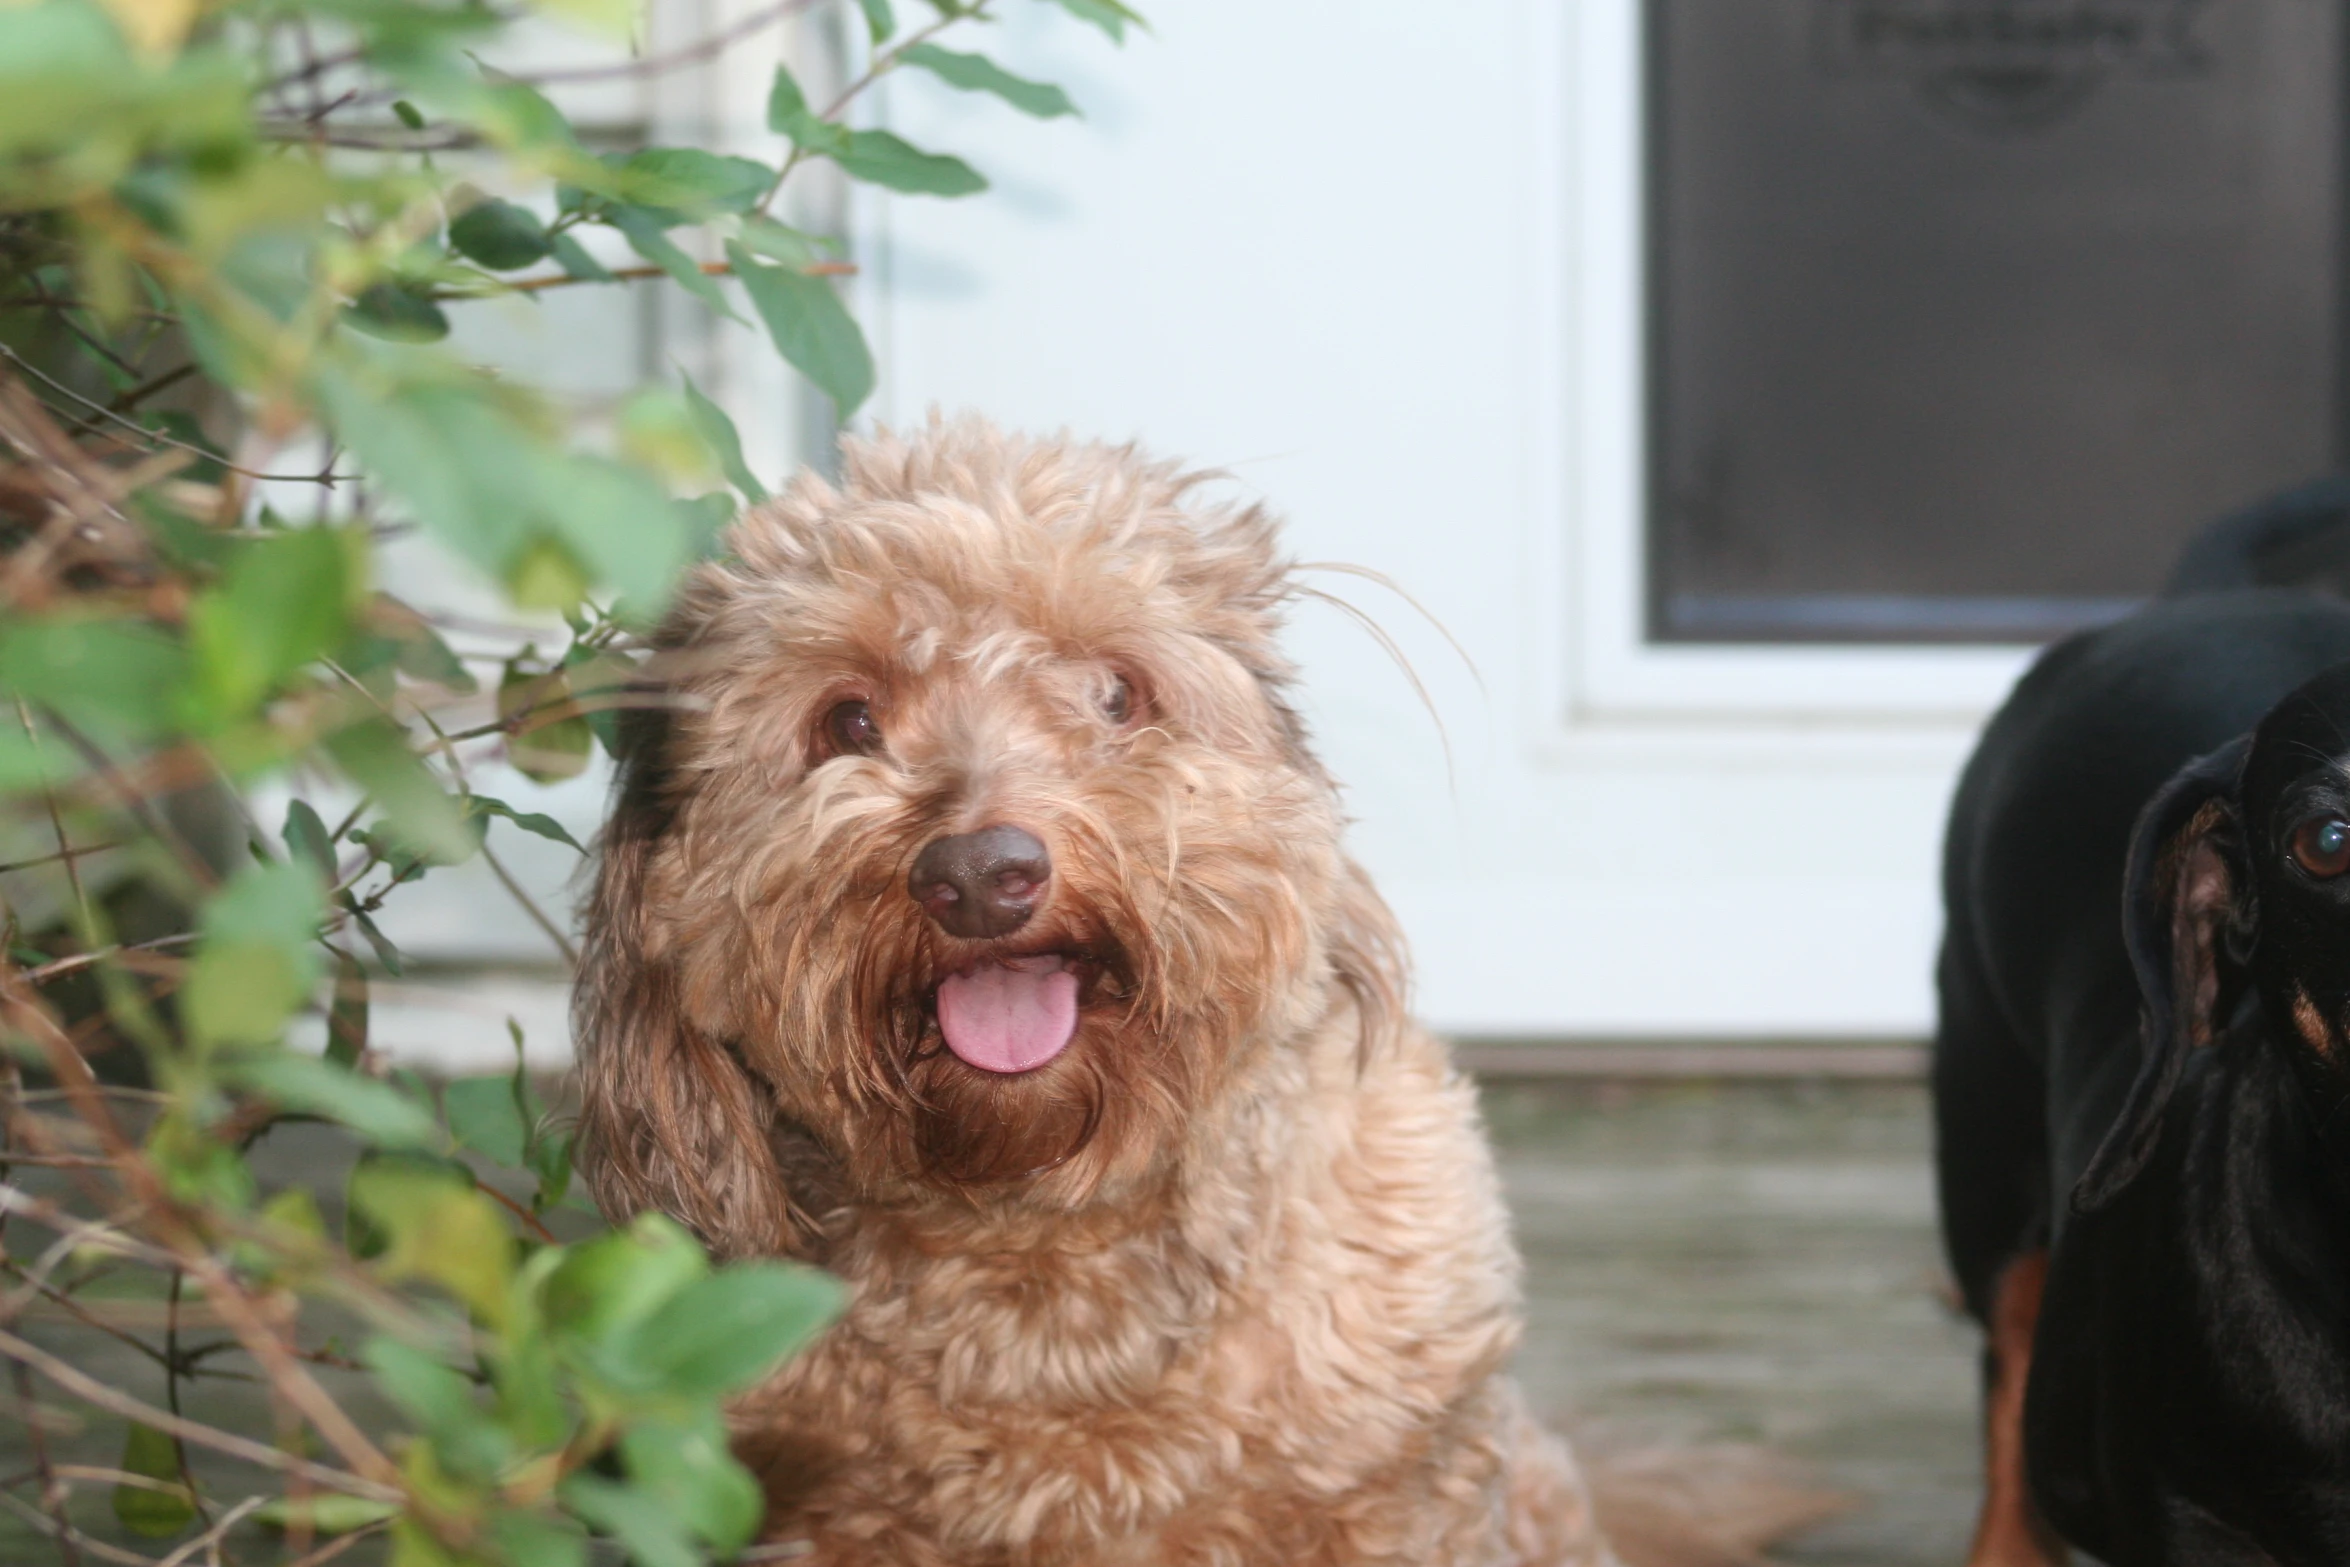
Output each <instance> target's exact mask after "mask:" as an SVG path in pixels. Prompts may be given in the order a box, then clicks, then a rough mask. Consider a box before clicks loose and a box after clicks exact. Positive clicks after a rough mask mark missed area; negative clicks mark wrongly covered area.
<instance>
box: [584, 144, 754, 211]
mask: <svg viewBox="0 0 2350 1567" xmlns="http://www.w3.org/2000/svg"><path fill="white" fill-rule="evenodd" d="M618 167H619V170H620V172H621V174H622V175H623V176H625V177H626V178H627V182H628V183H627V186H626V189H627V191H628V193H629V200H630V203H631V204H632V205H634V206H638V207H642V208H645V209H648V210H650V211H654V212H657V213H659V214H660V215H661V217H662V218H663V219H664V220H666V221H667V222H668V223H669V224H671V225H673V226H674V225H675V224H678V223H686V222H695V221H699V220H700V219H703V218H708V217H712V216H715V215H716V214H718V213H722V212H731V213H744V212H748V211H750V210H751V209H752V208H753V207H755V206H757V205H758V204H759V202H760V199H761V198H762V197H764V196H765V195H766V194H767V192H768V191H769V189H771V188H772V187H773V186H774V184H775V170H774V169H772V168H770V167H768V166H767V165H766V164H764V163H761V162H759V161H757V160H756V159H753V158H730V157H722V156H720V155H719V154H717V153H714V152H704V151H702V150H701V149H700V148H698V147H647V148H646V149H645V150H644V151H642V152H637V153H631V154H630V155H629V156H628V157H627V158H625V159H623V160H621V162H620V164H619V165H618Z"/></svg>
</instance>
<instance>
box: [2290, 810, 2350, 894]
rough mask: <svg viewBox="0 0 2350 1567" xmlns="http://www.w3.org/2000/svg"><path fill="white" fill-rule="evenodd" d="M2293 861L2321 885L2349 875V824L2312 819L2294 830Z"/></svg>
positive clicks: (2327, 818) (2337, 819) (2333, 819)
mask: <svg viewBox="0 0 2350 1567" xmlns="http://www.w3.org/2000/svg"><path fill="white" fill-rule="evenodd" d="M2293 858H2294V860H2295V862H2297V863H2298V864H2299V865H2300V867H2301V868H2302V869H2303V870H2305V871H2307V872H2309V874H2310V875H2312V876H2315V877H2317V878H2318V879H2319V880H2320V881H2330V880H2332V879H2333V878H2334V877H2336V876H2339V875H2341V874H2342V873H2343V872H2344V871H2350V822H2346V821H2344V820H2342V818H2340V817H2339V816H2313V817H2311V818H2310V819H2309V820H2308V821H2305V822H2303V823H2302V824H2301V825H2300V826H2298V827H2296V828H2294V829H2293Z"/></svg>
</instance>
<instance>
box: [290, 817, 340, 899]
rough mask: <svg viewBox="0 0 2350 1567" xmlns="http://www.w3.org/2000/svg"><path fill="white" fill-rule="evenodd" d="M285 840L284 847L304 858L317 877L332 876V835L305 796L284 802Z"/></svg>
mask: <svg viewBox="0 0 2350 1567" xmlns="http://www.w3.org/2000/svg"><path fill="white" fill-rule="evenodd" d="M285 840H286V848H287V849H288V850H290V851H291V852H292V853H293V854H294V856H295V857H296V858H297V859H303V860H308V861H309V862H310V864H311V866H312V868H313V869H315V870H316V871H317V872H318V874H319V878H320V879H321V880H323V881H326V882H332V881H333V880H334V879H335V845H334V839H333V837H332V836H331V835H330V834H329V833H328V832H327V830H326V823H324V822H322V821H320V820H319V819H318V812H317V811H316V810H314V809H312V808H311V804H310V802H309V801H308V800H302V799H295V800H289V801H287V802H286V825H285Z"/></svg>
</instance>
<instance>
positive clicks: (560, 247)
mask: <svg viewBox="0 0 2350 1567" xmlns="http://www.w3.org/2000/svg"><path fill="white" fill-rule="evenodd" d="M548 243H549V244H550V245H551V246H552V247H553V251H554V256H555V261H556V263H557V264H558V265H559V266H561V267H562V268H563V275H564V276H565V277H575V278H582V279H585V280H587V281H589V282H593V283H609V282H611V281H612V269H611V268H610V267H607V266H605V265H604V264H603V263H602V262H601V261H598V260H597V259H596V258H595V257H593V256H591V255H589V254H588V249H587V247H586V246H585V245H582V244H581V243H580V242H579V237H578V236H577V235H575V234H572V233H570V232H569V231H568V230H567V231H565V232H564V233H561V234H556V235H553V236H551V237H550V239H549V241H548Z"/></svg>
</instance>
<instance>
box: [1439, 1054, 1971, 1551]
mask: <svg viewBox="0 0 2350 1567" xmlns="http://www.w3.org/2000/svg"><path fill="white" fill-rule="evenodd" d="M1486 1112H1487V1116H1488V1118H1489V1121H1490V1124H1491V1126H1492V1129H1493V1135H1494V1140H1495V1143H1496V1145H1497V1147H1498V1149H1499V1153H1500V1159H1501V1168H1502V1176H1503V1180H1504V1181H1505V1183H1506V1184H1507V1187H1508V1191H1509V1197H1510V1203H1511V1206H1512V1208H1513V1210H1514V1211H1515V1213H1516V1216H1517V1221H1518V1235H1519V1242H1520V1245H1521V1246H1522V1247H1523V1249H1524V1251H1525V1254H1526V1262H1527V1293H1528V1297H1529V1318H1530V1320H1529V1322H1528V1325H1527V1335H1526V1343H1525V1347H1524V1349H1523V1350H1522V1351H1521V1353H1520V1356H1519V1374H1520V1376H1521V1378H1522V1380H1523V1381H1524V1382H1525V1384H1526V1386H1527V1389H1528V1392H1529V1394H1530V1396H1531V1397H1532V1399H1533V1400H1534V1403H1535V1406H1536V1408H1537V1409H1538V1410H1539V1411H1541V1412H1542V1413H1543V1415H1544V1416H1545V1417H1546V1418H1548V1419H1550V1420H1552V1421H1554V1422H1555V1423H1557V1424H1559V1425H1560V1426H1561V1427H1562V1428H1563V1429H1567V1430H1570V1431H1574V1430H1582V1431H1584V1432H1585V1440H1586V1441H1587V1442H1589V1441H1598V1442H1603V1443H1630V1444H1638V1443H1645V1442H1648V1441H1652V1440H1666V1441H1734V1442H1753V1443H1760V1444H1763V1445H1765V1446H1766V1447H1768V1448H1770V1449H1773V1450H1775V1451H1778V1452H1783V1453H1786V1454H1789V1455H1792V1456H1794V1457H1797V1458H1799V1459H1802V1460H1805V1461H1807V1462H1809V1463H1810V1464H1812V1465H1814V1466H1816V1469H1817V1471H1818V1473H1819V1474H1820V1476H1821V1477H1822V1478H1823V1479H1825V1480H1826V1481H1827V1482H1828V1483H1829V1484H1831V1485H1833V1486H1835V1487H1836V1488H1838V1489H1841V1490H1844V1491H1847V1492H1849V1493H1851V1494H1852V1495H1853V1496H1854V1497H1855V1499H1856V1502H1857V1505H1856V1506H1855V1508H1854V1509H1853V1510H1852V1511H1851V1512H1850V1513H1848V1514H1846V1515H1845V1516H1844V1517H1842V1518H1840V1519H1838V1520H1836V1521H1835V1522H1832V1523H1830V1524H1827V1525H1825V1526H1823V1527H1821V1528H1819V1529H1817V1530H1816V1531H1813V1532H1812V1533H1810V1534H1808V1535H1806V1536H1804V1537H1802V1538H1800V1539H1799V1540H1797V1541H1794V1542H1791V1543H1790V1544H1789V1545H1788V1546H1786V1547H1784V1548H1783V1549H1782V1550H1781V1551H1780V1552H1779V1555H1780V1556H1781V1557H1782V1558H1783V1559H1784V1560H1787V1561H1790V1562H1801V1563H1811V1564H1820V1567H1826V1564H1829V1563H1837V1564H1843V1563H1852V1564H1862V1563H1867V1564H1873V1567H1908V1564H1910V1563H1921V1564H1922V1563H1928V1562H1935V1563H1952V1562H1956V1561H1959V1560H1961V1559H1962V1558H1963V1556H1964V1553H1965V1548H1966V1543H1967V1536H1968V1531H1969V1529H1970V1526H1971V1523H1972V1509H1973V1506H1974V1498H1975V1494H1976V1486H1977V1484H1978V1477H1979V1472H1980V1470H1979V1463H1978V1460H1977V1456H1976V1451H1975V1441H1976V1435H1975V1413H1974V1406H1975V1369H1974V1368H1975V1357H1976V1353H1977V1348H1976V1345H1977V1340H1976V1335H1975V1332H1974V1329H1973V1328H1972V1326H1971V1325H1970V1324H1967V1323H1965V1322H1964V1321H1963V1320H1961V1319H1959V1318H1958V1317H1956V1316H1955V1315H1954V1314H1953V1313H1952V1311H1951V1310H1950V1309H1949V1307H1947V1306H1946V1305H1945V1304H1944V1296H1943V1289H1944V1286H1943V1277H1944V1274H1943V1266H1942V1261H1941V1256H1940V1252H1939V1249H1938V1243H1937V1240H1936V1236H1935V1221H1934V1199H1933V1184H1932V1180H1931V1177H1930V1174H1929V1165H1928V1157H1929V1148H1930V1143H1929V1137H1928V1128H1927V1114H1926V1112H1927V1105H1926V1095H1925V1090H1924V1088H1923V1087H1922V1086H1921V1085H1918V1084H1915V1083H1850V1082H1846V1083H1819V1082H1812V1083H1783V1084H1737V1085H1724V1084H1719V1083H1702V1082H1699V1083H1651V1084H1643V1085H1628V1084H1622V1083H1571V1082H1510V1081H1489V1085H1488V1088H1487V1092H1486Z"/></svg>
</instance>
